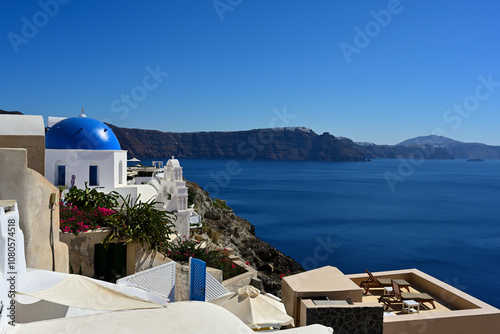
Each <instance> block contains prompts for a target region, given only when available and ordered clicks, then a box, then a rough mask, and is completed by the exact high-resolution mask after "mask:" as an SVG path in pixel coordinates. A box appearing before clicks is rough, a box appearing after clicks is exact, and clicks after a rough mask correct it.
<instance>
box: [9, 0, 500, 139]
mask: <svg viewBox="0 0 500 334" xmlns="http://www.w3.org/2000/svg"><path fill="white" fill-rule="evenodd" d="M44 4H45V5H44ZM54 4H58V6H57V7H56V6H55V5H54ZM44 8H45V9H44ZM499 15H500V2H499V1H495V0H479V1H463V0H454V1H452V0H446V1H435V0H413V1H411V0H401V1H399V2H398V1H394V0H390V1H387V0H383V1H380V0H376V1H359V0H358V1H355V0H335V1H332V0H328V1H327V0H318V1H314V2H313V1H305V0H301V1H298V0H297V1H293V0H287V1H285V0H275V1H264V0H220V1H189V0H175V1H173V0H164V1H159V0H157V1H94V0H88V1H83V0H71V1H68V0H59V2H57V0H42V1H40V2H38V1H2V2H1V4H0V30H1V34H0V36H1V37H0V43H1V44H0V60H1V61H0V66H1V72H0V73H1V78H2V80H1V83H0V85H1V87H0V94H1V95H0V109H5V110H20V111H22V112H23V113H25V114H38V115H43V116H45V117H46V116H49V115H51V116H65V117H68V116H75V115H77V114H78V113H79V112H80V109H81V107H82V106H84V107H85V113H86V114H87V115H88V116H90V117H93V118H97V119H100V120H103V121H107V122H110V123H113V124H115V125H118V126H123V127H136V128H146V129H156V130H161V131H173V132H190V131H213V130H217V131H229V130H246V129H253V128H268V127H270V126H272V125H275V126H283V125H287V126H305V127H309V128H311V129H313V130H314V131H316V132H317V133H322V132H325V131H328V132H330V133H331V134H333V135H336V136H346V137H349V138H351V139H353V140H355V141H369V142H374V143H377V144H396V143H398V142H400V141H403V140H405V139H408V138H411V137H415V136H420V135H428V134H431V133H432V132H433V131H434V130H435V129H440V130H439V131H440V133H441V134H443V135H444V136H447V137H451V138H453V139H457V140H461V141H466V142H484V143H487V144H492V145H500V131H499V125H500V24H498V22H499V21H498V17H499ZM33 28H34V29H33ZM360 31H361V33H360ZM151 73H153V74H154V75H151ZM155 73H156V74H155ZM166 73H168V75H167V74H166ZM480 78H482V79H480ZM488 81H489V82H490V83H488ZM127 96H128V97H127ZM454 104H455V105H456V108H455V109H454V107H453V106H454ZM460 108H461V109H460ZM284 110H286V113H287V114H289V115H294V116H295V117H293V118H291V117H290V118H285V119H280V118H279V117H276V113H281V114H283V112H284Z"/></svg>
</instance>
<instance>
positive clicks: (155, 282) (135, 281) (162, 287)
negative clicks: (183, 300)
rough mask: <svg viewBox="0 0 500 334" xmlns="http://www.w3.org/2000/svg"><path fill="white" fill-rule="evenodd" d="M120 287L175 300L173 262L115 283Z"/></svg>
mask: <svg viewBox="0 0 500 334" xmlns="http://www.w3.org/2000/svg"><path fill="white" fill-rule="evenodd" d="M116 283H117V284H120V285H130V286H136V287H139V288H142V289H144V290H146V291H149V292H153V293H156V294H158V295H160V296H163V297H166V298H168V299H169V300H170V301H174V300H175V262H169V263H166V264H163V265H161V266H158V267H154V268H151V269H146V270H144V271H141V272H138V273H136V274H133V275H130V276H127V277H124V278H121V279H119V280H117V281H116Z"/></svg>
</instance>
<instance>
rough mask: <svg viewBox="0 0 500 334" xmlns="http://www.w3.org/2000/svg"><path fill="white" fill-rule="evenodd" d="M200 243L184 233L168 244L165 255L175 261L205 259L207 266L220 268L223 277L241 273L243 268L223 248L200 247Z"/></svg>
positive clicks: (226, 277)
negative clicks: (232, 260) (191, 258)
mask: <svg viewBox="0 0 500 334" xmlns="http://www.w3.org/2000/svg"><path fill="white" fill-rule="evenodd" d="M200 246H201V243H200V241H198V240H195V239H193V238H189V237H186V236H185V235H184V236H183V237H182V238H180V240H178V241H177V242H176V243H172V244H170V248H169V250H168V251H167V253H166V255H167V257H169V258H171V259H172V260H174V261H176V262H186V263H187V262H188V261H189V258H190V257H193V258H197V259H200V260H202V261H205V262H206V264H207V266H209V267H213V268H217V269H220V270H222V273H223V277H224V279H228V278H231V277H234V276H237V275H239V274H241V273H243V272H244V271H245V270H244V269H243V268H241V267H239V266H237V265H235V264H234V263H232V262H231V260H229V258H227V257H226V255H225V254H224V251H225V249H224V250H221V249H212V248H210V247H209V246H206V247H200Z"/></svg>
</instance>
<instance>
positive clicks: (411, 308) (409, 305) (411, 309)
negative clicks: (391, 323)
mask: <svg viewBox="0 0 500 334" xmlns="http://www.w3.org/2000/svg"><path fill="white" fill-rule="evenodd" d="M403 312H406V313H420V303H417V302H416V301H414V300H413V299H409V300H403Z"/></svg>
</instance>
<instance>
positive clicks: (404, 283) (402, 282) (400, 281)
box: [391, 279, 410, 292]
mask: <svg viewBox="0 0 500 334" xmlns="http://www.w3.org/2000/svg"><path fill="white" fill-rule="evenodd" d="M394 282H396V283H398V285H399V286H400V287H402V288H405V289H406V290H407V291H408V292H410V283H408V282H407V281H405V280H404V279H395V280H394ZM391 289H392V287H391Z"/></svg>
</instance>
